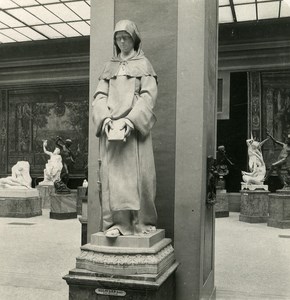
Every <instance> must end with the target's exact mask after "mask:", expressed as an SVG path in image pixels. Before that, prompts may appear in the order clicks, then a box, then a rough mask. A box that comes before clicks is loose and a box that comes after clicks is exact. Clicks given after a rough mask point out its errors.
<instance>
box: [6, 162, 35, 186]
mask: <svg viewBox="0 0 290 300" xmlns="http://www.w3.org/2000/svg"><path fill="white" fill-rule="evenodd" d="M11 171H12V175H11V176H8V177H5V178H0V189H31V182H32V179H31V177H30V174H29V171H30V166H29V162H28V161H19V162H17V164H16V165H14V166H13V167H12V169H11Z"/></svg>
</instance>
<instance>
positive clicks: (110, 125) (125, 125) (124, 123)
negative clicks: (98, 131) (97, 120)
mask: <svg viewBox="0 0 290 300" xmlns="http://www.w3.org/2000/svg"><path fill="white" fill-rule="evenodd" d="M114 122H116V124H114ZM115 125H116V130H117V129H118V130H120V131H121V130H124V139H123V142H126V140H127V138H128V137H129V136H130V134H131V131H132V130H134V124H133V123H132V122H131V121H130V120H129V119H126V118H121V119H118V120H112V119H110V118H107V119H105V121H104V123H103V128H102V132H105V133H106V136H107V138H108V139H109V132H110V130H113V129H115Z"/></svg>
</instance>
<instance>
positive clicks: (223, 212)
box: [215, 189, 229, 218]
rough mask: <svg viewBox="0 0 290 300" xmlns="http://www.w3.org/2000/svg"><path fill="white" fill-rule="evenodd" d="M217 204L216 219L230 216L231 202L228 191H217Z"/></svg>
mask: <svg viewBox="0 0 290 300" xmlns="http://www.w3.org/2000/svg"><path fill="white" fill-rule="evenodd" d="M216 201H217V202H216V204H215V217H216V218H224V217H228V216H229V200H228V197H227V191H226V190H224V189H222V190H221V189H217V191H216Z"/></svg>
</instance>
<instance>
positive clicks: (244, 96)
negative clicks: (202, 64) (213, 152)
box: [217, 72, 248, 192]
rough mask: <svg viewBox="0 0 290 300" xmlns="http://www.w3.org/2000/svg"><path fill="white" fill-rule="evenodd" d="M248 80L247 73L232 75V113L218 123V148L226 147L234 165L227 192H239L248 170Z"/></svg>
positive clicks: (226, 178) (230, 173) (227, 177)
mask: <svg viewBox="0 0 290 300" xmlns="http://www.w3.org/2000/svg"><path fill="white" fill-rule="evenodd" d="M247 131H248V80H247V73H246V72H237V73H231V75H230V112H229V119H228V120H218V121H217V146H220V145H224V146H225V148H226V152H227V154H228V156H229V158H230V159H231V161H232V162H233V163H234V165H233V166H230V167H229V171H230V172H229V175H227V176H226V177H225V180H226V190H227V192H239V191H240V188H241V180H242V177H241V170H247V146H246V139H247Z"/></svg>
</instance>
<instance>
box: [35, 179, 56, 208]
mask: <svg viewBox="0 0 290 300" xmlns="http://www.w3.org/2000/svg"><path fill="white" fill-rule="evenodd" d="M36 188H37V190H38V191H39V197H40V198H41V201H42V208H50V205H51V194H53V193H55V188H54V185H38V186H37V187H36Z"/></svg>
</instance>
